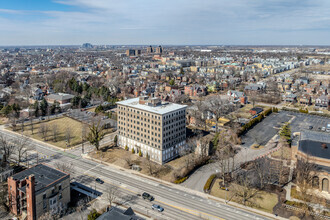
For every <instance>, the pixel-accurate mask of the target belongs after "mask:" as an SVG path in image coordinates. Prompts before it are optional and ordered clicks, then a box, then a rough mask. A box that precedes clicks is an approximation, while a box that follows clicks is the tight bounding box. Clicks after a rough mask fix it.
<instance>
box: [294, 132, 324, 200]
mask: <svg viewBox="0 0 330 220" xmlns="http://www.w3.org/2000/svg"><path fill="white" fill-rule="evenodd" d="M292 159H293V160H294V161H297V160H299V159H305V160H308V161H309V162H311V163H314V164H315V165H316V166H317V167H316V168H317V171H316V172H315V175H314V177H313V180H312V188H314V189H315V191H316V192H315V193H316V194H317V195H319V196H322V197H325V198H326V199H330V184H329V181H330V135H329V133H327V132H317V131H302V132H301V133H300V136H299V140H298V142H297V144H294V145H293V146H292Z"/></svg>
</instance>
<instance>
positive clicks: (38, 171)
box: [12, 164, 70, 193]
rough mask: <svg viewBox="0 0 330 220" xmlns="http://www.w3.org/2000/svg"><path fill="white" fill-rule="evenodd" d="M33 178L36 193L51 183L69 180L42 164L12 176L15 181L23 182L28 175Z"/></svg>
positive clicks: (62, 174) (57, 171)
mask: <svg viewBox="0 0 330 220" xmlns="http://www.w3.org/2000/svg"><path fill="white" fill-rule="evenodd" d="M32 174H33V175H34V177H35V191H36V193H38V191H39V190H42V189H43V188H45V187H48V186H50V185H52V184H53V183H55V182H57V181H59V180H60V179H64V178H69V177H70V175H69V174H67V173H64V172H62V171H59V170H57V169H55V168H52V167H49V166H47V165H44V164H38V165H36V166H34V167H31V168H30V169H27V170H24V171H22V172H19V173H17V174H15V175H13V176H12V177H13V179H15V180H20V181H21V180H24V179H25V178H27V177H28V176H30V175H32ZM21 190H22V191H25V187H22V188H21Z"/></svg>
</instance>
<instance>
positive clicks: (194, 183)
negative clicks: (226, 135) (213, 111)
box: [181, 111, 330, 192]
mask: <svg viewBox="0 0 330 220" xmlns="http://www.w3.org/2000/svg"><path fill="white" fill-rule="evenodd" d="M290 119H292V121H291V124H290V126H291V132H292V133H294V132H300V131H302V130H306V129H309V126H313V129H312V130H315V131H320V129H319V128H322V127H326V126H327V124H330V118H326V117H321V116H316V115H309V114H303V113H296V112H289V111H280V112H279V113H272V114H271V115H270V116H268V117H266V118H265V119H264V120H263V121H262V122H260V123H259V124H257V125H256V126H254V127H253V128H252V129H251V130H249V131H248V132H247V133H246V134H245V135H243V137H242V141H243V142H245V143H244V144H243V145H241V146H237V148H238V149H240V151H239V152H238V153H237V154H236V156H235V163H236V166H239V165H240V164H241V163H244V162H246V161H251V160H254V159H255V158H256V157H259V156H262V155H264V154H266V153H268V152H269V151H270V150H272V149H273V148H274V147H275V142H276V140H277V139H278V136H277V133H278V131H279V129H280V127H281V126H282V125H283V123H285V122H288V121H289V120H290ZM256 139H257V140H258V142H259V144H261V145H264V146H265V147H264V148H263V149H259V150H253V149H251V148H250V147H251V145H253V144H254V143H255V141H256ZM219 170H220V167H219V165H218V164H217V163H212V164H207V165H205V166H203V167H201V168H199V169H198V170H196V171H195V172H194V173H193V174H192V175H191V176H190V177H189V178H188V179H187V180H186V181H185V182H183V183H182V184H181V185H183V186H185V187H187V188H190V189H194V190H197V191H200V192H203V188H204V185H205V183H206V181H207V179H208V178H209V177H210V176H211V175H212V174H214V173H217V172H219Z"/></svg>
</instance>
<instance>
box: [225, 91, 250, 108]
mask: <svg viewBox="0 0 330 220" xmlns="http://www.w3.org/2000/svg"><path fill="white" fill-rule="evenodd" d="M227 95H229V96H231V97H233V98H234V100H239V101H240V103H241V104H242V105H245V104H246V103H247V101H248V99H247V96H246V95H245V94H244V92H239V91H235V90H229V91H228V92H227Z"/></svg>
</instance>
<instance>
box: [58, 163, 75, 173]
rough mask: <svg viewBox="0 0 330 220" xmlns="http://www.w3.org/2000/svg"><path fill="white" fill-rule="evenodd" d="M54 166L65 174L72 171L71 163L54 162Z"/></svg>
mask: <svg viewBox="0 0 330 220" xmlns="http://www.w3.org/2000/svg"><path fill="white" fill-rule="evenodd" d="M54 166H55V168H57V169H59V170H61V171H63V172H65V173H72V172H73V171H74V168H73V164H72V163H62V162H56V163H55V165H54Z"/></svg>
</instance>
